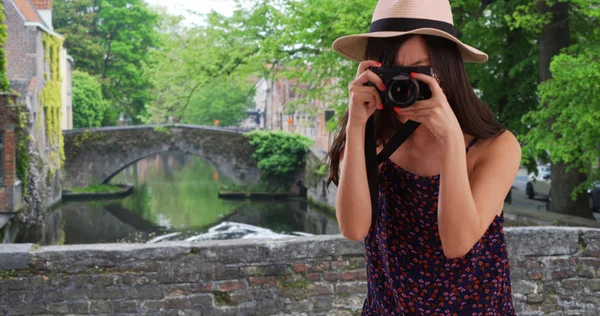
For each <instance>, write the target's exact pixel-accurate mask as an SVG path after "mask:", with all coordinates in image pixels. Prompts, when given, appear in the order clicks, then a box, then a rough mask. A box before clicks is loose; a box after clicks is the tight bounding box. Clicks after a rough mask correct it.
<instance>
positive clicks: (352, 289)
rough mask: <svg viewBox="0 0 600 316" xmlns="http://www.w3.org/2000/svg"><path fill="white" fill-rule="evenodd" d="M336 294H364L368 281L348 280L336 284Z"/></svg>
mask: <svg viewBox="0 0 600 316" xmlns="http://www.w3.org/2000/svg"><path fill="white" fill-rule="evenodd" d="M335 293H336V294H342V293H344V294H364V295H366V293H367V282H363V281H358V282H348V283H339V284H336V285H335Z"/></svg>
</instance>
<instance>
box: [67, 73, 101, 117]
mask: <svg viewBox="0 0 600 316" xmlns="http://www.w3.org/2000/svg"><path fill="white" fill-rule="evenodd" d="M72 81H73V90H72V91H73V127H75V128H84V127H100V126H102V120H103V118H104V112H105V111H106V104H105V102H104V99H103V97H102V86H101V85H100V82H99V81H98V79H97V78H95V77H93V76H91V75H89V74H88V73H85V72H83V71H79V70H75V71H73V79H72Z"/></svg>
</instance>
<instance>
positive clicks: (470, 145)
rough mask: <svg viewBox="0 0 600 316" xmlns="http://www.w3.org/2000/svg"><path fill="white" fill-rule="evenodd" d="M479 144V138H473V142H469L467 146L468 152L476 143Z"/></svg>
mask: <svg viewBox="0 0 600 316" xmlns="http://www.w3.org/2000/svg"><path fill="white" fill-rule="evenodd" d="M476 142H477V138H476V137H475V138H473V140H471V142H469V145H467V152H469V149H471V147H473V145H475V143H476Z"/></svg>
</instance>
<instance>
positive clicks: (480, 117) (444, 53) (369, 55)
mask: <svg viewBox="0 0 600 316" xmlns="http://www.w3.org/2000/svg"><path fill="white" fill-rule="evenodd" d="M412 36H414V35H406V36H399V37H392V38H369V40H368V43H367V50H366V53H365V55H366V56H365V58H366V59H368V60H376V61H379V62H381V63H382V65H383V66H384V67H390V66H394V65H395V63H396V55H397V52H398V50H399V49H400V47H401V46H402V44H403V43H404V42H405V41H406V40H407V39H409V38H410V37H412ZM421 36H422V37H423V39H424V40H425V43H426V44H427V48H428V51H429V56H430V60H431V66H432V67H433V70H434V72H435V73H436V74H437V75H438V76H439V77H440V78H441V82H440V86H441V87H442V89H443V90H444V94H445V95H446V98H447V99H448V103H449V104H450V106H451V107H452V110H453V111H454V114H455V115H456V118H457V119H458V122H459V123H460V127H461V129H462V130H463V132H465V133H467V134H469V135H473V136H474V137H476V138H481V139H487V138H493V137H496V136H498V135H499V134H501V133H502V132H504V130H505V127H503V126H502V125H501V124H500V123H499V122H498V120H497V119H496V116H495V115H494V113H493V112H492V111H491V110H490V108H489V107H488V105H487V104H486V103H485V102H483V101H481V100H480V99H479V98H478V97H477V95H476V94H475V92H474V91H473V88H472V87H471V84H470V83H469V78H468V77H467V72H466V70H465V65H464V62H463V60H462V56H461V53H460V50H459V49H458V46H457V45H456V44H455V43H454V42H452V41H449V40H447V39H445V38H442V37H438V36H430V35H421ZM374 115H375V117H374V123H375V137H376V141H377V145H383V144H385V141H386V140H387V139H389V138H390V137H392V136H393V135H394V134H395V133H396V131H397V130H398V129H399V128H400V127H401V126H402V123H401V122H400V121H399V120H398V119H397V118H396V113H395V112H394V110H393V109H392V108H391V107H387V106H386V107H384V110H382V111H375V114H374ZM347 123H348V111H346V113H345V114H344V116H343V117H342V118H341V119H340V121H339V124H338V128H337V130H338V131H337V134H336V136H335V138H334V140H333V143H332V145H331V148H330V150H329V153H328V154H327V156H326V157H325V159H327V160H329V162H328V163H329V178H328V179H327V185H329V184H330V183H331V182H333V183H335V185H338V183H339V171H340V170H339V164H340V155H341V154H342V151H343V150H344V146H345V144H346V124H347Z"/></svg>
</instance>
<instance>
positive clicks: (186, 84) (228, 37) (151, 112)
mask: <svg viewBox="0 0 600 316" xmlns="http://www.w3.org/2000/svg"><path fill="white" fill-rule="evenodd" d="M158 11H164V10H161V9H158ZM162 15H163V19H162V23H161V24H160V26H159V32H160V34H161V40H162V41H163V42H164V43H165V45H164V46H163V47H162V48H161V49H159V50H156V51H153V52H152V54H151V65H149V66H148V67H147V69H146V71H147V72H148V74H149V77H150V80H151V83H152V85H153V86H154V90H153V92H154V94H155V95H156V99H155V101H154V102H153V103H152V104H151V105H150V106H148V107H147V111H148V115H147V116H146V118H145V120H146V122H149V123H164V122H165V120H166V119H167V117H172V118H173V119H174V120H175V121H181V122H190V123H191V122H194V123H201V122H209V121H210V122H211V123H212V120H213V119H214V118H216V116H218V118H219V120H221V122H223V123H225V122H235V121H237V120H238V119H239V118H241V117H243V115H244V113H245V110H246V108H247V106H248V99H249V97H251V96H253V91H254V90H253V89H252V87H251V85H250V84H249V83H248V82H247V80H246V79H247V78H249V77H250V76H252V75H253V74H254V73H256V72H257V71H259V70H260V69H261V68H262V65H261V64H260V63H258V62H253V58H254V56H255V55H256V54H257V52H258V51H259V49H260V48H259V44H260V43H258V42H256V41H254V42H253V41H250V40H247V37H244V36H243V34H244V33H243V32H244V31H243V30H244V29H243V22H242V21H241V20H239V21H232V20H231V19H228V18H227V17H225V16H222V15H219V14H217V13H215V12H213V13H211V14H209V15H207V16H206V17H204V19H205V21H206V23H207V25H204V26H198V27H193V28H187V27H184V26H182V24H181V17H176V16H169V15H167V14H165V13H164V12H163V13H162ZM223 115H225V116H223ZM229 115H231V117H226V116H229ZM188 116H189V117H188Z"/></svg>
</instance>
